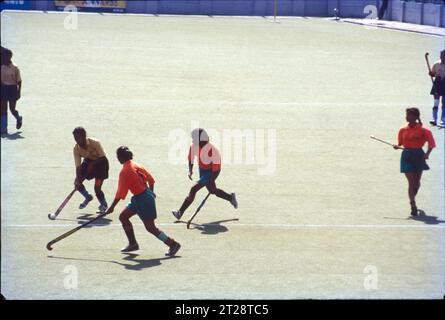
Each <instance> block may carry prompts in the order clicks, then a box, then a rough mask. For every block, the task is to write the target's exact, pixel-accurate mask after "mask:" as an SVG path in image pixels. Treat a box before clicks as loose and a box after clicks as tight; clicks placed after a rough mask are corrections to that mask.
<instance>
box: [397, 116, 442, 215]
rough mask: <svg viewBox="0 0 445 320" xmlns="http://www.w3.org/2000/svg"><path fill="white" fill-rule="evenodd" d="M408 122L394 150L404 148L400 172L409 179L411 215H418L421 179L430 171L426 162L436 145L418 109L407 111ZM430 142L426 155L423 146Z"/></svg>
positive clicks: (400, 133) (400, 131) (400, 132)
mask: <svg viewBox="0 0 445 320" xmlns="http://www.w3.org/2000/svg"><path fill="white" fill-rule="evenodd" d="M406 121H408V123H407V124H406V125H405V126H404V127H402V128H401V129H400V130H399V134H398V139H397V140H398V144H397V145H394V149H400V147H401V146H403V147H404V150H403V151H402V155H401V159H400V172H402V173H404V174H405V176H406V178H407V179H408V196H409V201H410V204H411V215H412V216H416V215H417V206H416V195H417V192H418V191H419V188H420V179H421V177H422V172H423V170H429V167H428V165H427V164H426V161H425V160H427V159H428V158H429V155H430V153H431V151H432V150H433V148H435V147H436V143H435V141H434V138H433V134H432V133H431V131H430V130H428V129H427V128H424V127H423V126H422V121H420V111H419V109H417V108H408V109H406ZM426 142H428V150H427V152H426V153H425V152H424V151H423V149H422V147H423V145H424V144H425V143H426Z"/></svg>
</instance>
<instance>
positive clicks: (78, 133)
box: [73, 127, 87, 137]
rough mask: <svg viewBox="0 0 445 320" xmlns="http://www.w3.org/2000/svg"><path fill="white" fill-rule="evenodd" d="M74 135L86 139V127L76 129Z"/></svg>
mask: <svg viewBox="0 0 445 320" xmlns="http://www.w3.org/2000/svg"><path fill="white" fill-rule="evenodd" d="M73 135H75V136H77V135H82V136H84V137H86V136H87V132H86V131H85V129H84V127H76V128H74V130H73Z"/></svg>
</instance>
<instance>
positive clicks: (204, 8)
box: [2, 0, 445, 27]
mask: <svg viewBox="0 0 445 320" xmlns="http://www.w3.org/2000/svg"><path fill="white" fill-rule="evenodd" d="M5 3H6V4H5ZM7 3H8V0H6V1H4V2H2V9H4V8H8V5H7ZM9 3H10V4H11V5H12V6H13V7H12V8H13V9H17V8H18V9H20V5H18V4H20V3H25V5H23V6H22V9H26V10H27V9H30V10H43V11H51V10H57V8H56V5H55V1H54V0H22V1H18V0H10V1H9ZM381 3H382V0H278V1H277V14H278V16H311V17H332V16H334V9H335V8H337V9H338V10H339V16H340V17H343V18H367V17H375V16H376V14H377V12H376V10H375V9H376V8H379V7H380V5H381ZM372 6H374V7H372ZM93 10H94V9H93ZM125 12H127V13H148V14H188V15H192V14H193V15H236V16H273V15H274V0H145V1H134V0H127V1H126V9H125ZM385 19H387V20H394V21H401V22H409V23H416V24H424V25H430V26H436V27H445V5H444V4H433V3H420V2H414V1H402V0H390V1H389V7H388V10H387V13H386V15H385Z"/></svg>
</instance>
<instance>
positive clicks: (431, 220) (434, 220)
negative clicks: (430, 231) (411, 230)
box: [384, 209, 445, 225]
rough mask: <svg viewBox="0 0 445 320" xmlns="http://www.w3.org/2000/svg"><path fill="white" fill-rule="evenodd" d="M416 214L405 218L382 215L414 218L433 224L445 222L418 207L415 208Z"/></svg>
mask: <svg viewBox="0 0 445 320" xmlns="http://www.w3.org/2000/svg"><path fill="white" fill-rule="evenodd" d="M417 212H418V215H417V216H414V217H413V216H410V217H407V218H393V217H384V218H385V219H392V220H416V221H421V222H423V223H425V224H430V225H435V224H441V223H445V220H439V218H438V217H436V216H428V215H427V214H426V213H425V211H423V210H421V209H418V210H417Z"/></svg>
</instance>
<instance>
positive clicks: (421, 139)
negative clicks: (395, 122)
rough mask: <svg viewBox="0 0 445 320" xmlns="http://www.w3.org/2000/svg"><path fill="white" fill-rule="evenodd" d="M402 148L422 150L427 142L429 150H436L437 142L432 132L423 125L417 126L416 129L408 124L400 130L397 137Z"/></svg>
mask: <svg viewBox="0 0 445 320" xmlns="http://www.w3.org/2000/svg"><path fill="white" fill-rule="evenodd" d="M397 140H398V142H399V145H400V146H404V147H405V148H408V149H419V148H422V147H423V145H424V144H425V142H428V147H429V148H435V147H436V142H435V141H434V138H433V134H432V133H431V130H429V129H427V128H424V127H422V125H421V124H419V123H418V124H416V125H415V126H414V127H410V126H409V124H406V125H405V126H404V127H402V128H400V130H399V134H398V137H397Z"/></svg>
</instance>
